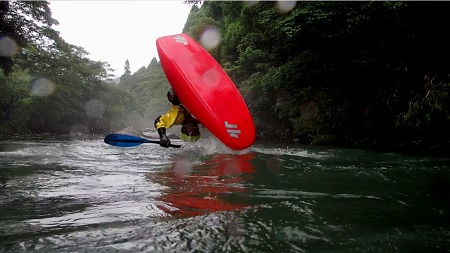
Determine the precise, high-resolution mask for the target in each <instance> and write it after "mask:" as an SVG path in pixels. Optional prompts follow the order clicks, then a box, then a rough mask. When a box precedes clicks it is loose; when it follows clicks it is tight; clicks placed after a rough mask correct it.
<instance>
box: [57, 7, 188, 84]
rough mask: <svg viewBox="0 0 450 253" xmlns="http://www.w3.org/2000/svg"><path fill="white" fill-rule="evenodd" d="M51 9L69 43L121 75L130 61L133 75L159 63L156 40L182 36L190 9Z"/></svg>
mask: <svg viewBox="0 0 450 253" xmlns="http://www.w3.org/2000/svg"><path fill="white" fill-rule="evenodd" d="M50 9H51V11H52V17H53V18H54V19H56V20H58V21H59V23H60V24H59V25H57V26H54V27H53V28H54V29H55V30H57V31H59V32H60V34H61V37H62V38H63V39H64V40H65V41H66V42H68V43H70V44H73V45H76V46H81V47H83V48H84V49H85V50H86V51H87V52H89V58H91V59H92V60H96V61H106V62H109V63H110V64H111V67H112V68H114V69H115V70H116V71H115V72H114V74H115V75H116V76H120V75H122V74H123V73H124V66H125V61H126V60H127V59H128V60H129V61H130V68H131V72H132V73H134V72H136V71H137V70H138V69H139V68H141V67H142V66H145V67H147V66H148V64H149V63H150V61H151V60H152V58H153V57H156V58H157V59H158V60H159V57H158V52H157V51H156V44H155V43H156V39H157V38H158V37H160V36H165V35H171V34H177V33H181V32H182V30H183V27H184V24H185V23H186V19H187V16H188V14H189V11H190V9H191V6H190V5H187V4H183V1H182V0H165V1H125V0H121V1H117V0H116V1H50Z"/></svg>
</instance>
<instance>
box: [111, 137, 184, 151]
mask: <svg viewBox="0 0 450 253" xmlns="http://www.w3.org/2000/svg"><path fill="white" fill-rule="evenodd" d="M104 141H105V143H107V144H110V145H113V146H116V147H123V148H125V147H135V146H139V145H141V144H142V143H154V144H159V141H153V140H148V139H144V138H141V137H138V136H132V135H126V134H108V135H107V136H106V137H105V139H104ZM170 147H173V148H180V147H181V145H175V144H170Z"/></svg>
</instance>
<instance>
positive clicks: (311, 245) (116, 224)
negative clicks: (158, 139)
mask: <svg viewBox="0 0 450 253" xmlns="http://www.w3.org/2000/svg"><path fill="white" fill-rule="evenodd" d="M449 165H450V158H445V157H440V158H439V157H421V156H411V155H402V154H395V153H380V152H373V151H364V150H357V149H340V148H331V147H312V146H306V147H295V148H289V149H286V148H277V147H267V146H254V147H252V148H250V149H248V150H244V151H240V152H232V151H230V150H228V149H227V148H225V147H223V146H222V144H220V143H218V142H217V141H215V140H208V139H206V140H204V141H200V142H199V143H195V144H189V145H185V146H184V147H183V148H181V149H176V148H169V149H165V148H161V147H159V146H158V145H155V144H143V145H141V146H138V147H134V148H117V147H114V146H110V145H108V144H105V143H104V142H103V140H102V139H101V138H98V139H92V140H53V139H47V140H46V139H10V140H2V141H0V252H277V253H280V252H449V251H450V170H449Z"/></svg>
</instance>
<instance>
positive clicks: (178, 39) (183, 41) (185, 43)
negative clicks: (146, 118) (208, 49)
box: [173, 35, 188, 46]
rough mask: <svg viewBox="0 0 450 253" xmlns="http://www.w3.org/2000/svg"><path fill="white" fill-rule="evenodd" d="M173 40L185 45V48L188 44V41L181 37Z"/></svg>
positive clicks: (178, 36)
mask: <svg viewBox="0 0 450 253" xmlns="http://www.w3.org/2000/svg"><path fill="white" fill-rule="evenodd" d="M173 38H174V39H175V41H176V42H179V43H183V44H184V45H185V46H187V44H188V43H187V39H186V38H185V37H183V36H181V35H177V36H175V37H173Z"/></svg>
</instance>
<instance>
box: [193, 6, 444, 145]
mask: <svg viewBox="0 0 450 253" xmlns="http://www.w3.org/2000/svg"><path fill="white" fill-rule="evenodd" d="M281 3H284V6H280V2H278V3H277V2H258V3H254V2H234V1H231V2H221V1H211V2H210V1H206V2H204V4H203V5H202V7H201V9H200V10H198V11H196V12H193V13H191V15H190V17H189V19H188V21H187V23H186V27H185V29H184V31H185V32H187V33H189V34H190V35H191V36H193V37H195V38H197V39H199V38H200V37H201V36H202V32H203V31H205V29H206V28H207V27H211V26H212V27H216V28H217V29H218V30H219V31H220V33H221V35H222V36H221V38H222V40H221V43H220V45H219V46H218V47H217V48H214V49H213V50H210V52H211V54H212V55H213V56H214V57H215V58H216V59H217V60H218V61H219V63H220V64H221V65H222V66H224V68H225V69H226V71H227V72H228V73H229V75H230V77H231V78H232V79H233V80H234V82H235V83H236V85H237V86H238V87H239V89H240V91H241V93H242V94H243V96H244V98H245V100H246V101H247V103H248V105H249V107H250V110H251V112H252V114H253V116H254V120H255V123H256V126H257V132H258V139H259V140H264V139H267V140H279V141H284V142H285V143H290V142H301V143H311V142H313V143H318V144H334V145H336V144H338V145H348V146H359V147H383V148H386V147H400V146H401V145H404V146H405V147H407V148H420V149H423V150H425V149H426V150H429V149H430V148H435V149H437V148H442V147H445V146H446V147H447V150H448V147H449V145H448V144H449V142H450V134H449V131H448V129H450V117H449V109H450V108H449V102H450V99H449V89H450V86H449V80H448V74H449V71H450V68H449V67H450V62H449V61H448V59H449V56H450V48H449V47H448V45H447V44H446V42H445V39H444V37H443V30H442V29H443V27H444V26H443V25H444V24H445V23H446V13H447V12H448V11H449V6H450V5H449V4H448V3H446V2H377V1H375V2H373V1H369V2H328V1H326V2H317V1H314V2H296V3H295V2H281ZM192 23H194V24H192Z"/></svg>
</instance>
